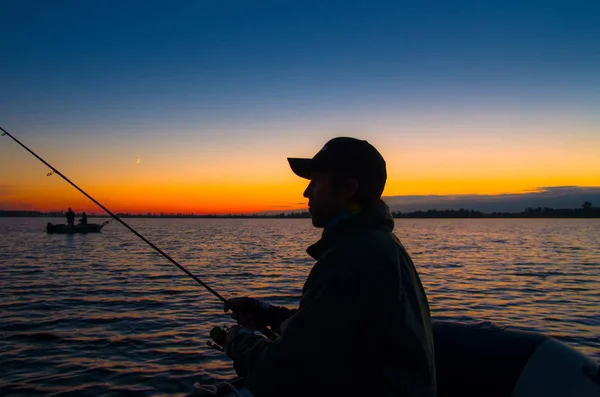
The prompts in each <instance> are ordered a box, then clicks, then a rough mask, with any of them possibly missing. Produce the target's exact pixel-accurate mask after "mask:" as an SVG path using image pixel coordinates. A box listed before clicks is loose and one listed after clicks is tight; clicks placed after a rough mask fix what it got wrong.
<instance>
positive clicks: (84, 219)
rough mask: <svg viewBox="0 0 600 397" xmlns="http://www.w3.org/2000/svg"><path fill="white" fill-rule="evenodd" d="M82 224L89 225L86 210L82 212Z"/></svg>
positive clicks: (80, 222) (80, 221)
mask: <svg viewBox="0 0 600 397" xmlns="http://www.w3.org/2000/svg"><path fill="white" fill-rule="evenodd" d="M79 224H80V225H87V215H86V214H85V212H82V213H81V219H80V220H79Z"/></svg>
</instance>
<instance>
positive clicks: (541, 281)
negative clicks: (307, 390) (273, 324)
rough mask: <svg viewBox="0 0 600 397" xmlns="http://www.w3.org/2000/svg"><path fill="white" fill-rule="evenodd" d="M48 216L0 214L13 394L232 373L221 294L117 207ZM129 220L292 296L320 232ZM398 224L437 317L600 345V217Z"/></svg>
mask: <svg viewBox="0 0 600 397" xmlns="http://www.w3.org/2000/svg"><path fill="white" fill-rule="evenodd" d="M46 221H48V220H45V219H39V218H38V219H24V218H21V219H0V236H1V239H0V269H1V272H2V277H0V368H1V369H2V371H3V374H2V376H1V379H0V395H3V396H4V395H6V396H9V395H40V394H44V395H48V394H52V393H55V394H53V395H60V396H64V395H77V396H86V395H90V396H92V395H93V396H99V395H127V396H136V395H140V396H142V395H143V396H146V395H153V396H166V395H169V396H174V395H175V396H176V395H181V396H183V395H186V394H188V393H189V392H190V390H191V387H192V385H193V383H194V382H196V381H199V382H207V381H208V382H210V381H211V380H214V379H226V378H228V377H230V376H232V375H233V374H234V373H233V371H232V369H231V362H230V360H229V359H227V358H226V357H225V356H224V355H223V354H222V353H220V352H218V351H216V350H212V349H210V348H209V347H207V346H206V345H205V343H206V341H207V340H208V333H209V330H210V328H211V327H212V326H213V325H222V324H224V323H228V322H229V318H228V317H227V316H225V315H224V314H223V312H222V305H221V304H220V303H219V301H218V300H217V299H215V298H214V297H213V296H212V295H210V294H209V293H208V292H206V291H205V290H204V289H202V288H201V287H200V286H198V285H197V284H195V283H194V282H193V281H192V280H191V279H190V278H188V277H187V276H186V275H185V274H183V273H182V272H181V271H180V270H178V269H177V268H176V267H175V266H173V265H172V264H170V263H169V262H168V261H167V260H166V259H164V258H162V257H161V256H159V255H158V254H157V253H155V252H154V251H152V250H151V249H150V248H149V247H148V246H147V245H146V244H144V243H143V242H142V241H141V240H139V239H138V238H137V237H135V236H134V235H133V234H132V233H131V232H129V231H127V230H126V229H125V228H124V227H122V226H121V225H119V224H117V223H116V222H113V223H111V224H110V225H109V226H107V227H106V228H105V229H104V231H103V232H102V233H101V234H89V235H73V236H68V235H47V234H46V233H45V232H44V226H45V223H46ZM50 221H53V222H57V220H55V219H54V220H50ZM90 221H91V222H94V221H93V220H90ZM127 222H129V223H130V224H131V225H132V226H133V227H134V228H136V229H137V230H138V231H140V232H141V233H142V234H143V235H145V236H146V237H147V238H148V239H150V240H151V241H153V242H154V243H156V244H157V245H158V246H159V247H160V248H162V249H164V250H165V251H166V252H167V253H168V254H170V255H171V256H172V257H173V258H174V259H176V260H178V261H180V262H181V263H182V264H183V265H184V266H186V267H188V268H189V269H190V270H191V271H192V272H193V273H194V274H196V275H198V276H199V277H200V278H202V279H203V280H204V281H205V282H207V283H208V284H209V285H211V286H212V287H213V288H215V289H216V290H217V291H218V292H220V293H222V294H223V295H225V296H227V297H231V296H239V295H250V296H258V297H263V298H266V299H268V300H269V301H271V302H273V303H277V304H286V305H290V306H294V305H296V304H297V302H298V300H299V296H300V291H301V287H302V284H303V282H304V279H305V278H306V276H307V275H308V272H309V271H310V269H311V266H312V264H313V261H312V259H311V258H310V257H309V256H308V255H307V254H306V253H305V248H306V247H307V246H308V245H310V244H311V243H313V242H314V241H316V240H317V239H318V237H319V231H318V230H316V229H314V228H312V226H311V224H310V221H309V220H306V219H303V220H300V219H298V220H267V219H255V220H230V219H173V220H168V219H133V220H128V221H127ZM396 233H397V234H398V236H399V237H400V239H401V240H402V241H403V242H404V243H405V245H406V247H407V249H408V250H409V252H410V253H411V255H412V257H413V260H414V261H415V264H416V266H417V268H418V270H419V272H420V274H421V278H422V280H423V283H424V285H425V288H426V291H427V293H428V296H429V299H430V305H431V308H432V314H433V316H434V318H437V319H457V320H465V321H473V320H482V319H486V320H491V321H494V322H497V323H499V324H502V325H511V326H514V327H516V328H520V329H528V330H535V331H542V332H545V333H548V334H551V335H554V336H556V337H558V338H559V339H561V340H563V341H564V342H566V343H568V344H570V345H572V346H574V347H576V348H577V349H579V350H580V351H582V352H584V353H586V354H589V355H591V356H592V357H594V358H596V359H600V341H599V340H598V334H599V333H600V332H599V331H600V313H599V310H598V309H599V308H600V220H591V219H584V220H556V219H538V220H516V219H515V220H512V219H496V220H490V219H479V220H419V219H402V220H397V223H396Z"/></svg>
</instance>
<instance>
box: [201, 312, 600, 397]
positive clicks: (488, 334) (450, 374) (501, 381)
mask: <svg viewBox="0 0 600 397" xmlns="http://www.w3.org/2000/svg"><path fill="white" fill-rule="evenodd" d="M433 331H434V344H435V359H436V372H437V388H438V397H599V396H600V366H599V364H598V362H597V361H595V360H593V359H592V358H590V357H588V356H586V355H584V354H582V353H580V352H579V351H577V350H575V349H573V348H571V347H569V346H567V345H566V344H564V343H563V342H560V341H559V340H557V339H555V338H553V337H550V336H546V335H543V334H540V333H535V332H528V331H518V330H506V329H505V328H503V327H499V326H497V325H494V324H492V323H489V322H481V323H459V322H453V321H434V322H433ZM290 388H293V385H290ZM316 392H318V391H317V390H316V391H315V393H316ZM193 395H195V396H252V393H251V392H250V391H249V390H248V389H247V388H246V387H245V385H244V380H243V379H241V378H235V379H232V380H231V381H229V382H221V383H218V384H215V385H201V384H195V385H194V391H193Z"/></svg>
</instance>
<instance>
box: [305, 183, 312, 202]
mask: <svg viewBox="0 0 600 397" xmlns="http://www.w3.org/2000/svg"><path fill="white" fill-rule="evenodd" d="M311 186H312V181H311V182H310V183H309V184H308V186H307V187H306V189H304V194H303V196H304V197H306V198H310V197H309V196H310V188H311Z"/></svg>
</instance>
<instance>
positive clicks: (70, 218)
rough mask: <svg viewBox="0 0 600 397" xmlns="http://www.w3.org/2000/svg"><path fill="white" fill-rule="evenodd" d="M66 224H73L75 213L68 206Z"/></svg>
mask: <svg viewBox="0 0 600 397" xmlns="http://www.w3.org/2000/svg"><path fill="white" fill-rule="evenodd" d="M66 215H67V224H68V225H69V226H73V225H74V224H75V213H74V212H73V211H72V210H71V207H69V211H67V214H66Z"/></svg>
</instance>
